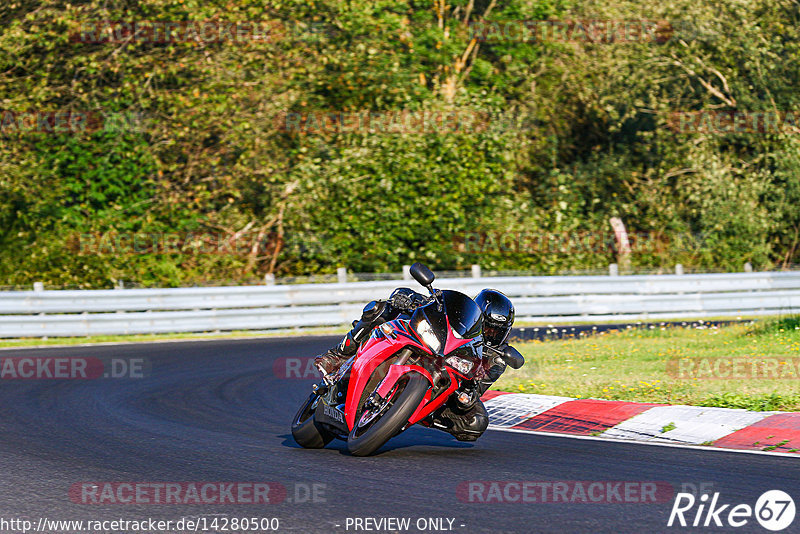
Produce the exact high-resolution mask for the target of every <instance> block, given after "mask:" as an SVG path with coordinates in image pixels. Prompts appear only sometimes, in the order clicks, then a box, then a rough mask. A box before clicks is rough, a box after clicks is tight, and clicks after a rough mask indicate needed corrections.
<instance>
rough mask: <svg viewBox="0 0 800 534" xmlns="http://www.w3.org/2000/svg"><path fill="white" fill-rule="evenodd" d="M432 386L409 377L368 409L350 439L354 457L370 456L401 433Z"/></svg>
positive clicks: (352, 431)
mask: <svg viewBox="0 0 800 534" xmlns="http://www.w3.org/2000/svg"><path fill="white" fill-rule="evenodd" d="M429 387H430V383H429V382H428V380H427V379H426V378H425V377H424V376H422V375H421V374H419V373H408V374H407V375H405V376H404V377H403V378H401V379H400V381H398V383H397V386H396V387H395V388H394V389H393V390H392V391H391V392H390V393H389V395H388V397H387V398H386V399H385V400H384V401H382V402H381V403H380V405H378V406H374V407H371V408H369V409H365V410H364V412H363V413H362V414H361V417H359V418H358V421H356V424H355V426H354V427H353V430H351V431H350V435H349V436H348V438H347V449H348V450H349V451H350V454H352V455H353V456H368V455H370V454H372V453H373V452H375V451H377V450H378V449H380V448H381V447H382V446H383V445H384V444H385V443H386V442H387V441H389V440H390V439H391V438H392V436H394V435H395V434H397V433H398V432H399V431H400V430H402V428H403V426H405V424H406V423H408V420H409V418H410V417H411V416H412V415H413V414H414V412H415V411H416V409H417V408H418V407H419V405H420V403H421V402H422V399H423V398H424V397H425V393H426V392H427V391H428V388H429Z"/></svg>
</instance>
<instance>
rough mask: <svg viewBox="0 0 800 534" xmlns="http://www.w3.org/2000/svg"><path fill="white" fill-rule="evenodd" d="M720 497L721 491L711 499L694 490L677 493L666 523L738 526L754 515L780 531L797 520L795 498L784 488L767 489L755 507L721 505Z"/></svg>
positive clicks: (761, 523) (745, 523)
mask: <svg viewBox="0 0 800 534" xmlns="http://www.w3.org/2000/svg"><path fill="white" fill-rule="evenodd" d="M719 498H720V494H719V492H717V493H714V495H713V497H711V502H709V496H708V494H707V493H706V494H703V495H701V496H700V498H699V499H695V496H694V495H692V494H691V493H678V494H677V495H676V496H675V503H674V504H673V505H672V511H671V512H670V514H669V521H667V526H668V527H671V526H673V525H674V526H681V527H686V526H691V527H709V526H716V527H722V526H729V527H734V528H736V527H743V526H745V525H747V524H748V523H750V522H751V521H752V520H753V518H754V517H755V520H756V521H758V523H759V524H760V525H761V526H762V527H764V528H765V529H767V530H772V531H774V532H777V531H780V530H784V529H785V528H787V527H788V526H789V525H791V524H792V522H793V521H794V516H795V505H794V500H793V499H792V498H791V497H790V496H789V494H788V493H786V492H784V491H781V490H770V491H767V492H765V493H764V494H762V495H761V496H760V497H759V498H758V500H757V501H756V504H755V507H751V506H750V505H749V504H737V505H732V504H721V503H720V502H719ZM695 505H697V507H696V508H695Z"/></svg>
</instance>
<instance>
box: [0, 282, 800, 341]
mask: <svg viewBox="0 0 800 534" xmlns="http://www.w3.org/2000/svg"><path fill="white" fill-rule="evenodd" d="M414 284H416V283H415V282H413V281H408V280H386V281H375V282H351V283H331V284H303V285H263V286H236V287H200V288H177V289H122V290H117V289H112V290H75V291H52V290H39V291H36V290H35V291H6V292H0V337H6V338H8V337H49V336H52V337H57V336H91V335H109V334H110V335H114V334H147V333H167V332H211V331H224V330H269V329H280V328H293V327H312V326H333V325H337V326H338V325H344V324H348V323H349V322H350V321H352V320H353V319H354V318H357V317H358V315H359V314H360V311H361V307H362V306H363V304H364V303H366V302H368V301H370V300H372V299H376V298H385V297H387V296H388V295H389V293H390V292H391V291H392V289H394V288H395V287H397V286H401V285H409V286H412V287H413V285H414ZM436 285H437V287H440V288H442V289H456V290H459V291H463V292H464V293H467V294H469V295H474V294H475V293H477V292H478V291H479V290H480V289H482V288H485V287H492V288H495V289H499V290H500V291H503V292H504V293H506V294H507V295H508V296H509V297H511V299H512V300H513V301H514V303H515V305H516V308H517V317H518V320H525V321H559V322H568V321H598V320H599V321H604V320H617V319H625V320H646V319H667V318H687V317H737V316H754V315H777V314H794V313H800V272H762V273H750V272H748V273H727V274H694V275H636V276H531V277H484V278H477V277H476V278H444V279H439V280H437V283H436Z"/></svg>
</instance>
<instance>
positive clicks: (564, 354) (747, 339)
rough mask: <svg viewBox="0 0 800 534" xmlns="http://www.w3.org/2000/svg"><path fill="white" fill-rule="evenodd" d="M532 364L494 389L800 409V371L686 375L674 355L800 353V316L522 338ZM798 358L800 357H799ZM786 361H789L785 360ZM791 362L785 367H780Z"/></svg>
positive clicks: (747, 356) (510, 374) (790, 355)
mask: <svg viewBox="0 0 800 534" xmlns="http://www.w3.org/2000/svg"><path fill="white" fill-rule="evenodd" d="M515 346H516V347H517V348H518V349H519V350H520V351H521V352H522V353H523V354H524V355H525V358H526V360H527V363H526V364H525V366H524V367H523V368H522V369H519V370H512V369H509V370H508V371H507V372H506V373H505V374H504V375H503V377H502V378H501V379H500V380H499V381H498V382H497V383H496V385H495V389H500V390H504V391H512V392H525V393H538V394H543V395H560V396H565V397H576V398H597V399H608V400H627V401H639V402H658V403H666V404H691V405H696V406H721V407H727V408H744V409H748V410H757V411H770V410H784V411H800V377H795V378H782V379H776V378H769V379H765V378H740V379H714V380H709V379H703V378H691V379H680V378H677V377H675V376H674V374H673V376H671V374H669V373H668V372H667V361H668V360H670V359H673V360H680V359H681V358H687V357H692V358H693V357H736V358H745V359H747V360H748V361H750V360H754V361H763V359H764V358H765V357H768V358H778V359H779V360H778V361H779V362H784V361H785V359H788V358H792V359H796V358H800V318H798V317H790V318H785V319H773V320H768V321H763V322H759V323H756V324H755V325H734V326H728V327H723V328H715V327H709V328H702V329H688V328H663V327H657V328H648V329H631V330H628V331H623V332H611V333H605V334H598V335H595V336H590V337H583V338H576V339H567V340H556V341H545V342H539V341H536V342H527V343H519V344H516V345H515ZM795 361H796V360H795ZM779 365H783V364H779ZM781 369H784V368H781Z"/></svg>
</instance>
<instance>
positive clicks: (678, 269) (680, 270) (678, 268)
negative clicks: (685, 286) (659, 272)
mask: <svg viewBox="0 0 800 534" xmlns="http://www.w3.org/2000/svg"><path fill="white" fill-rule="evenodd" d="M675 274H678V275H680V274H683V265H681V264H680V263H677V264H675Z"/></svg>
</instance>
